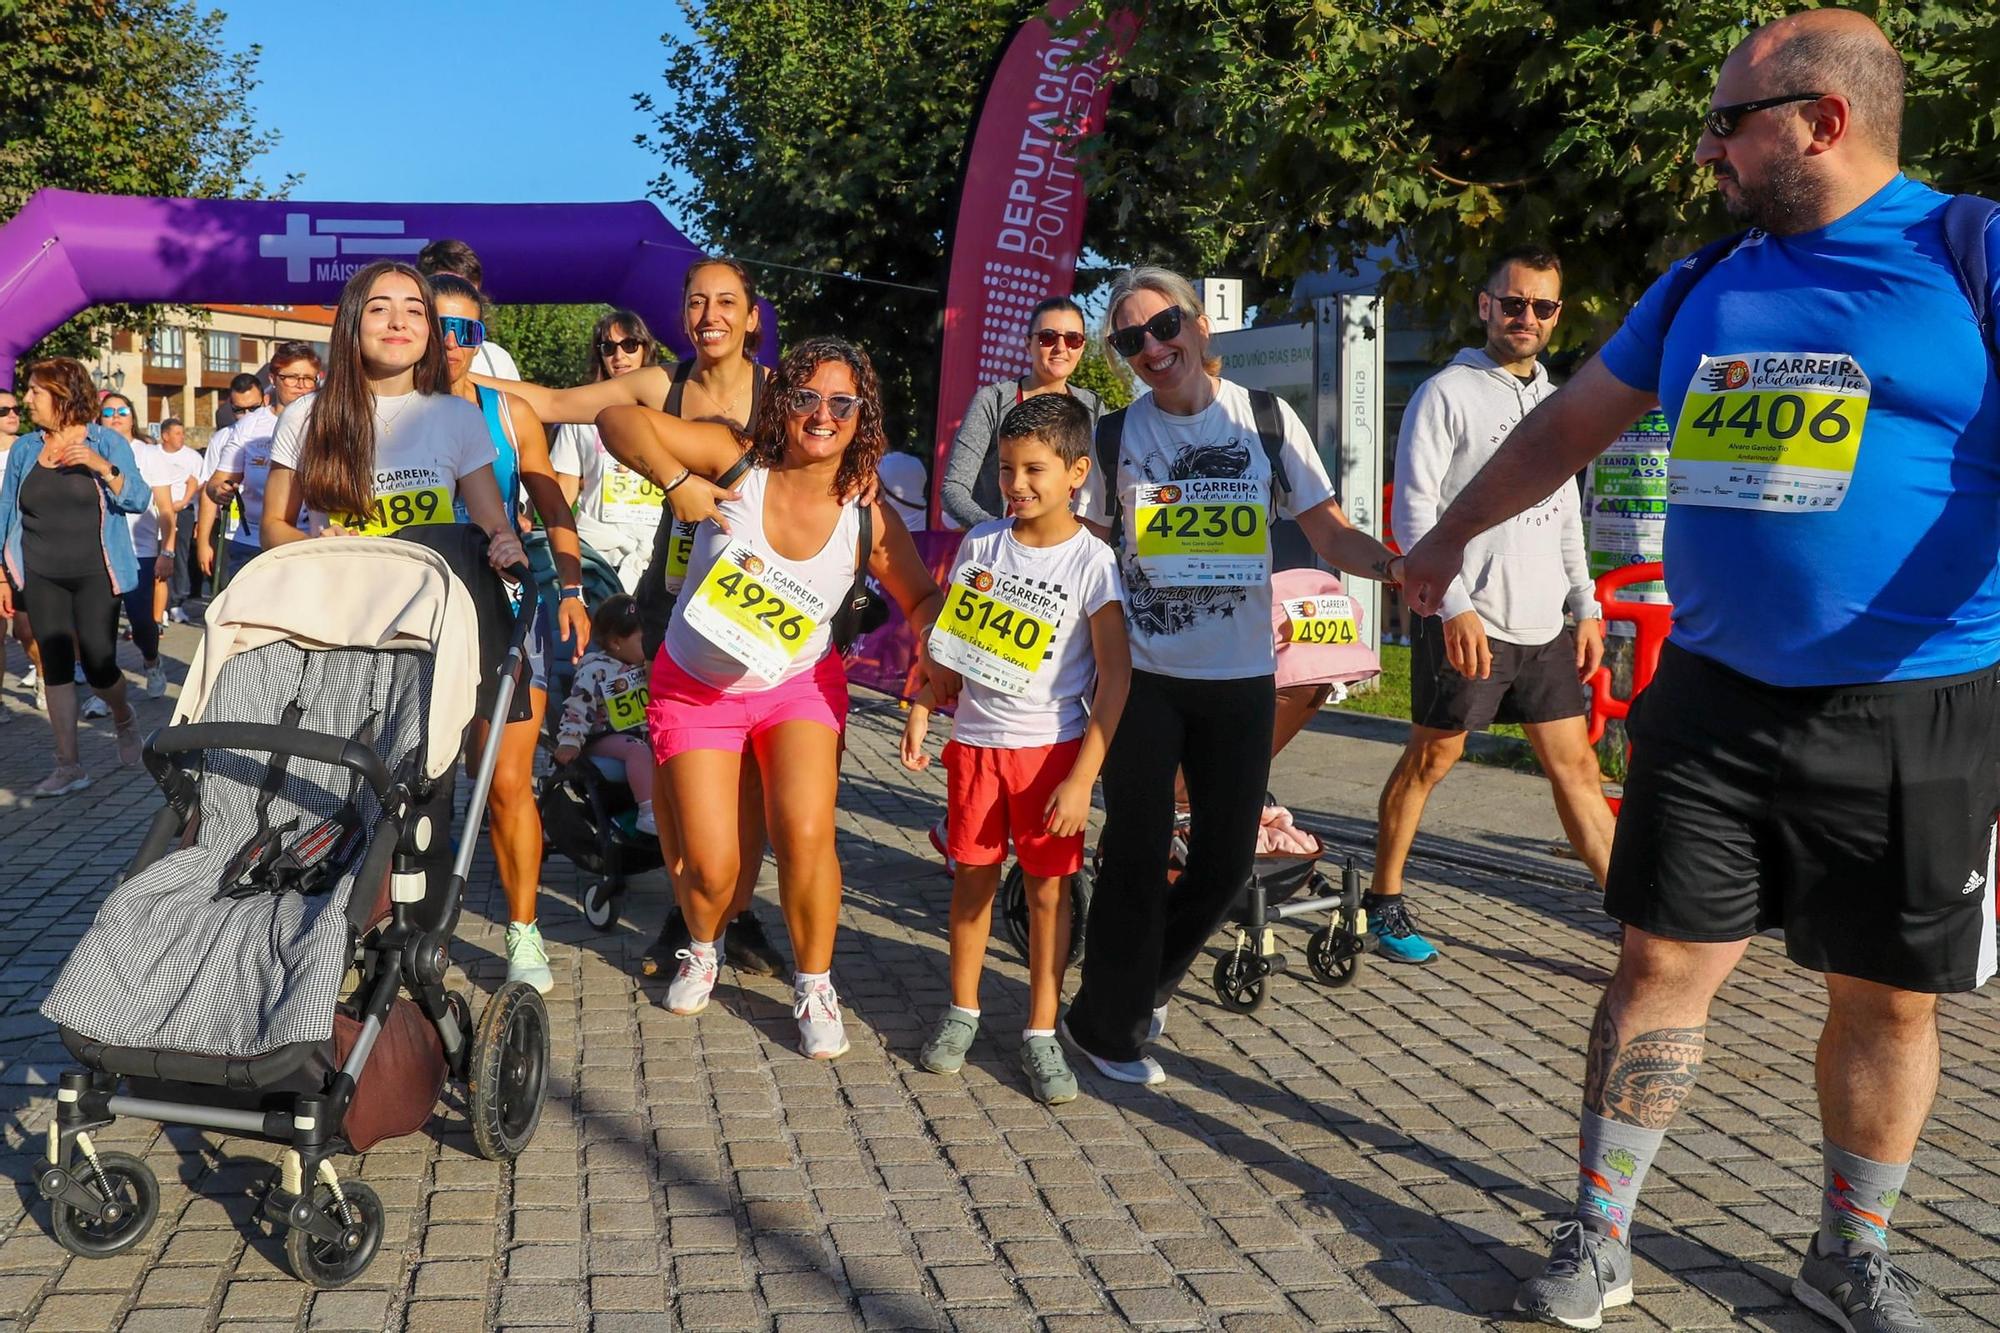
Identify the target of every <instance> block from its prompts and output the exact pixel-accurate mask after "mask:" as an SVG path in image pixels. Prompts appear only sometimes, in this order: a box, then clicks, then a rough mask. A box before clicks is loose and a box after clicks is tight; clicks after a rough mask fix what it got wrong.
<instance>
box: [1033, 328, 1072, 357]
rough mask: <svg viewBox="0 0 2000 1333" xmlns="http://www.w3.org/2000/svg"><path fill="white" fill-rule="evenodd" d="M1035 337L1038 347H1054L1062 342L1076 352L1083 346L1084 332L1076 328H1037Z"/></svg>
mask: <svg viewBox="0 0 2000 1333" xmlns="http://www.w3.org/2000/svg"><path fill="white" fill-rule="evenodd" d="M1034 339H1035V346H1037V347H1054V346H1055V345H1056V344H1057V343H1061V344H1062V345H1063V346H1064V347H1067V348H1069V350H1070V351H1072V352H1074V351H1076V350H1077V349H1078V348H1080V347H1082V346H1083V334H1082V333H1081V332H1080V331H1078V330H1076V329H1067V330H1065V329H1036V330H1035V332H1034Z"/></svg>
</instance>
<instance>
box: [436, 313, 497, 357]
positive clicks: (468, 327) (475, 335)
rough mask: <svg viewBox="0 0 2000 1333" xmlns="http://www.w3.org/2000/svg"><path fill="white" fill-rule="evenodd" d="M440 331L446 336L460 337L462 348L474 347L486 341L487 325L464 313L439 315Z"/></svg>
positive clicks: (459, 343)
mask: <svg viewBox="0 0 2000 1333" xmlns="http://www.w3.org/2000/svg"><path fill="white" fill-rule="evenodd" d="M438 333H439V334H440V335H441V336H443V337H446V338H456V339H458V345H459V346H460V347H461V348H467V349H469V348H473V347H477V346H479V345H480V344H481V343H483V342H485V341H486V325H485V324H484V323H482V322H481V321H479V320H476V319H467V318H466V317H465V316H463V315H439V316H438Z"/></svg>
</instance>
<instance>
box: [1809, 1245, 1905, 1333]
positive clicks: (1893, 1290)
mask: <svg viewBox="0 0 2000 1333" xmlns="http://www.w3.org/2000/svg"><path fill="white" fill-rule="evenodd" d="M1792 1295H1794V1296H1796V1297H1798V1298H1799V1304H1801V1305H1803V1306H1805V1307H1806V1309H1808V1310H1811V1311H1812V1312H1813V1313H1814V1314H1816V1315H1819V1316H1820V1317H1821V1318H1823V1319H1830V1320H1832V1321H1833V1322H1834V1323H1835V1324H1836V1325H1838V1326H1839V1327H1841V1328H1844V1329H1846V1330H1847V1333H1931V1323H1930V1320H1928V1319H1926V1318H1924V1317H1923V1316H1922V1315H1920V1314H1918V1313H1917V1287H1916V1284H1915V1283H1914V1282H1912V1281H1910V1279H1909V1276H1908V1275H1907V1274H1905V1273H1903V1272H1901V1271H1899V1270H1898V1269H1897V1267H1896V1266H1895V1265H1894V1264H1892V1263H1890V1262H1889V1256H1888V1255H1886V1254H1883V1253H1882V1252H1881V1251H1880V1250H1862V1251H1861V1252H1860V1253H1858V1254H1821V1253H1820V1252H1819V1245H1818V1243H1817V1242H1813V1243H1811V1244H1809V1245H1808V1246H1807V1248H1806V1261H1805V1263H1804V1264H1802V1265H1801V1266H1800V1267H1799V1275H1798V1276H1797V1277H1796V1278H1794V1279H1792Z"/></svg>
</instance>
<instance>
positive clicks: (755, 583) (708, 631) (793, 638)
mask: <svg viewBox="0 0 2000 1333" xmlns="http://www.w3.org/2000/svg"><path fill="white" fill-rule="evenodd" d="M829 609H830V608H829V606H828V603H827V600H826V598H824V597H821V596H820V595H819V594H818V593H816V592H814V591H813V590H812V589H811V588H809V587H807V586H806V584H805V582H804V581H803V580H801V579H800V578H799V577H798V576H797V575H795V574H793V573H792V572H791V571H790V570H788V569H786V568H785V567H784V566H783V565H781V564H779V563H778V562H776V561H775V560H773V559H771V558H770V557H768V556H766V555H764V554H762V553H760V552H759V551H757V550H756V549H755V548H753V547H752V546H750V545H749V543H747V542H742V541H732V542H730V543H729V545H728V546H726V547H724V548H723V550H722V554H721V555H719V556H717V557H716V560H715V563H714V564H713V565H710V566H709V567H708V573H707V574H706V575H704V576H703V578H702V580H701V583H700V584H699V585H698V586H697V587H696V588H695V590H694V595H693V596H691V597H690V596H686V595H683V596H682V598H681V614H682V615H683V616H685V617H686V618H687V623H688V626H689V627H690V628H692V629H693V630H695V631H696V632H697V633H699V634H700V635H701V636H702V637H703V638H705V639H707V640H708V641H709V642H710V643H713V644H714V645H715V646H716V647H718V648H720V649H722V650H723V651H724V652H726V653H728V654H729V655H730V656H731V657H733V658H735V659H736V660H737V661H739V662H741V663H742V664H743V665H744V666H745V667H747V668H748V669H749V670H750V671H751V672H753V673H754V674H756V675H758V676H761V677H763V678H764V679H765V680H776V679H778V677H780V676H782V675H783V674H784V672H785V667H786V666H787V665H788V664H790V662H791V660H792V659H793V658H794V657H796V656H797V655H798V652H799V649H801V648H803V647H805V644H806V640H807V639H809V638H811V637H812V632H813V630H814V629H815V628H817V627H818V625H819V623H820V622H821V621H822V620H825V619H826V615H827V611H828V610H829Z"/></svg>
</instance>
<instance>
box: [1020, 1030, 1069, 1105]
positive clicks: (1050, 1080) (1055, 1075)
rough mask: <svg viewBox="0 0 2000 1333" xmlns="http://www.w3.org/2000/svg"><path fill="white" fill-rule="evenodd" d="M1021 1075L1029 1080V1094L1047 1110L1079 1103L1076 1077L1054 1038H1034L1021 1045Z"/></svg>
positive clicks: (1060, 1044)
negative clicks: (1048, 1107) (1076, 1101)
mask: <svg viewBox="0 0 2000 1333" xmlns="http://www.w3.org/2000/svg"><path fill="white" fill-rule="evenodd" d="M1021 1072H1022V1073H1024V1074H1026V1075H1027V1076H1028V1091H1029V1092H1031V1093H1033V1094H1034V1098H1035V1100H1036V1101H1038V1102H1041V1103H1043V1104H1044V1105H1046V1106H1061V1105H1062V1104H1063V1103H1064V1102H1073V1101H1075V1100H1076V1075H1075V1074H1073V1073H1071V1072H1070V1068H1069V1061H1067V1060H1065V1059H1063V1053H1062V1043H1061V1042H1059V1041H1057V1040H1056V1039H1055V1038H1054V1037H1030V1038H1028V1039H1027V1040H1026V1041H1024V1042H1022V1043H1021Z"/></svg>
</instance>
